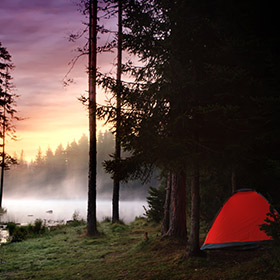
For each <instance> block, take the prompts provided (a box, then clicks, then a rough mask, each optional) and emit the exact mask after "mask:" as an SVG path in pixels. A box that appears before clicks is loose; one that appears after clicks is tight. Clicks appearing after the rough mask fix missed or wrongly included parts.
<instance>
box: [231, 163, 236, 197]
mask: <svg viewBox="0 0 280 280" xmlns="http://www.w3.org/2000/svg"><path fill="white" fill-rule="evenodd" d="M236 189H237V186H236V170H235V167H232V169H231V192H232V193H235V192H236Z"/></svg>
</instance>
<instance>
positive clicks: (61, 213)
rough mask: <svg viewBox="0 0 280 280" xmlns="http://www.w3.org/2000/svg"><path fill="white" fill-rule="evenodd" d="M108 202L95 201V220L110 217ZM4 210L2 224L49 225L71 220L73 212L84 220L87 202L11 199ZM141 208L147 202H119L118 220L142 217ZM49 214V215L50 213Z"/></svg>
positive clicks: (131, 219)
mask: <svg viewBox="0 0 280 280" xmlns="http://www.w3.org/2000/svg"><path fill="white" fill-rule="evenodd" d="M111 204H112V203H111V201H110V200H97V220H98V221H102V219H104V218H105V217H111V212H112V210H111V209H112V206H111ZM3 206H4V208H6V209H7V213H6V214H5V215H4V216H2V217H1V218H0V221H2V222H9V221H12V222H16V223H32V222H33V221H35V220H36V219H43V220H46V222H48V221H49V223H53V222H66V221H67V220H71V219H72V217H73V214H74V212H76V213H78V214H79V218H81V219H84V220H86V217H87V200H86V199H79V200H63V199H56V200H54V199H53V200H30V199H22V200H20V199H11V200H9V199H8V200H4V202H3ZM143 206H145V207H146V206H147V202H146V201H145V200H143V201H137V200H135V201H120V218H121V219H122V220H123V221H124V222H131V221H133V220H134V219H135V217H136V216H142V215H143V213H144V208H143ZM50 212H51V213H50Z"/></svg>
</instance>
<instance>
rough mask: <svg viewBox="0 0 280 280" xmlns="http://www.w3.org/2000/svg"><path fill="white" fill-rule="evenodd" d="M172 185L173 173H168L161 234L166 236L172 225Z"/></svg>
mask: <svg viewBox="0 0 280 280" xmlns="http://www.w3.org/2000/svg"><path fill="white" fill-rule="evenodd" d="M171 185H172V176H171V172H169V173H168V178H167V184H166V189H165V201H164V214H163V220H162V224H161V234H162V235H165V234H166V233H167V232H168V229H169V223H170V212H171V209H170V199H171Z"/></svg>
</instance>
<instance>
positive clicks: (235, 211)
mask: <svg viewBox="0 0 280 280" xmlns="http://www.w3.org/2000/svg"><path fill="white" fill-rule="evenodd" d="M269 207H270V205H269V203H268V202H267V200H266V199H265V198H264V197H263V196H262V195H260V194H258V193H257V192H255V191H253V190H249V189H243V190H239V191H237V192H236V193H234V194H233V195H232V196H231V197H230V198H229V199H228V200H227V201H226V203H225V204H224V206H223V207H222V208H221V210H220V212H219V213H218V215H217V216H216V218H215V220H214V222H213V224H212V226H211V228H210V230H209V232H208V235H207V237H206V239H205V242H204V244H203V246H202V247H201V250H205V249H220V248H226V247H234V246H247V245H253V244H256V243H258V242H260V241H264V240H270V239H271V238H270V237H268V236H267V235H266V234H265V233H264V232H263V231H261V230H260V229H259V225H260V224H263V223H264V219H265V218H266V213H268V212H269Z"/></svg>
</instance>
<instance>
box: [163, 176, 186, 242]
mask: <svg viewBox="0 0 280 280" xmlns="http://www.w3.org/2000/svg"><path fill="white" fill-rule="evenodd" d="M170 207H171V213H170V222H169V229H168V231H167V233H166V234H165V236H169V237H174V238H177V239H180V240H184V241H187V225H186V174H185V172H184V171H179V172H176V173H172V175H171V196H170Z"/></svg>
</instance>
